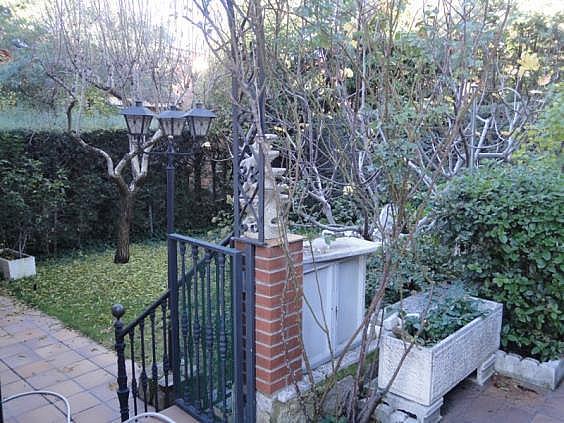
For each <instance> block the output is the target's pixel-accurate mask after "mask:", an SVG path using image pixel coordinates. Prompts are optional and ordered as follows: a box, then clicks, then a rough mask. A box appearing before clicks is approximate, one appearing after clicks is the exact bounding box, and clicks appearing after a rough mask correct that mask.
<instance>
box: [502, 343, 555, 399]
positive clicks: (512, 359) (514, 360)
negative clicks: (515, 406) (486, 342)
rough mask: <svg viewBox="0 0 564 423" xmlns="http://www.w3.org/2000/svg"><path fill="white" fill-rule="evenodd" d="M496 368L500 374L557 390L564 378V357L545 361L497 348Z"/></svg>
mask: <svg viewBox="0 0 564 423" xmlns="http://www.w3.org/2000/svg"><path fill="white" fill-rule="evenodd" d="M494 369H495V371H496V372H498V373H499V374H502V375H504V376H508V377H511V378H513V379H517V380H520V381H523V382H527V383H530V384H532V385H535V386H540V387H541V388H548V389H551V390H555V389H556V388H557V387H558V384H559V383H560V382H561V381H562V379H563V378H564V359H560V360H552V361H545V362H543V363H541V362H539V361H538V360H535V359H534V358H529V357H525V358H523V357H521V356H520V355H519V354H514V353H506V352H505V351H502V350H497V351H496V353H495V364H494Z"/></svg>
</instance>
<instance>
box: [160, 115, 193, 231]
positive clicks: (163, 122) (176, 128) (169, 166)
mask: <svg viewBox="0 0 564 423" xmlns="http://www.w3.org/2000/svg"><path fill="white" fill-rule="evenodd" d="M157 119H158V120H159V124H160V126H161V129H162V131H163V133H164V134H165V135H166V138H167V149H166V233H167V234H171V233H173V232H174V154H175V153H174V137H175V136H178V135H182V130H183V129H184V125H185V124H186V112H183V111H182V110H178V109H177V108H176V106H170V108H169V109H168V110H165V111H164V112H162V113H160V114H159V115H158V116H157Z"/></svg>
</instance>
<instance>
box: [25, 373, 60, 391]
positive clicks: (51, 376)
mask: <svg viewBox="0 0 564 423" xmlns="http://www.w3.org/2000/svg"><path fill="white" fill-rule="evenodd" d="M66 380H67V377H66V375H65V374H63V373H61V372H60V371H58V370H57V369H50V370H48V371H46V372H43V373H40V374H38V375H35V376H32V377H30V378H28V379H27V381H28V382H29V384H30V385H32V386H33V387H34V388H35V389H43V388H46V387H47V386H53V385H55V384H56V383H62V382H64V381H66Z"/></svg>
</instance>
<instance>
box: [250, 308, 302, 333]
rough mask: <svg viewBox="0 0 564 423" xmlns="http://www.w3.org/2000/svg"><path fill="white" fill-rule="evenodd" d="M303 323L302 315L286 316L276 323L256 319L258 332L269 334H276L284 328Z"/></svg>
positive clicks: (275, 321)
mask: <svg viewBox="0 0 564 423" xmlns="http://www.w3.org/2000/svg"><path fill="white" fill-rule="evenodd" d="M300 322H301V313H300V314H298V313H294V314H291V315H287V316H284V318H280V319H278V320H274V321H268V320H261V319H258V318H257V319H255V328H256V329H257V330H260V331H263V332H269V333H275V332H279V331H281V330H282V328H284V327H289V326H292V325H295V324H299V323H300Z"/></svg>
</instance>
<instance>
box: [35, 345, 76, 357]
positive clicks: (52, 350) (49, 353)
mask: <svg viewBox="0 0 564 423" xmlns="http://www.w3.org/2000/svg"><path fill="white" fill-rule="evenodd" d="M68 350H69V349H68V347H66V346H65V345H63V344H61V343H56V344H52V345H48V346H46V347H43V348H39V349H38V350H37V351H36V353H37V355H39V356H40V357H42V358H44V359H47V360H49V359H53V358H56V357H58V356H59V355H60V354H62V353H64V352H67V351H68Z"/></svg>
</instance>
